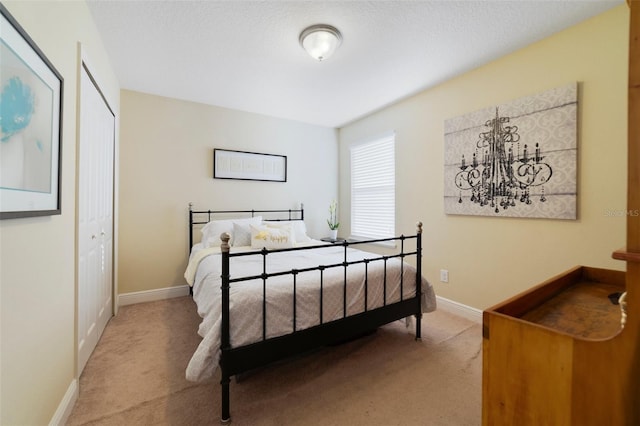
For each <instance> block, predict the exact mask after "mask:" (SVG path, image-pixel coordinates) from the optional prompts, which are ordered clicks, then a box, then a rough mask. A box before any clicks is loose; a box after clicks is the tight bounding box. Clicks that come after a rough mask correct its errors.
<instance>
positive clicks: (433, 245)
mask: <svg viewBox="0 0 640 426" xmlns="http://www.w3.org/2000/svg"><path fill="white" fill-rule="evenodd" d="M628 16H629V15H628V7H627V6H626V5H623V6H619V7H617V8H615V9H613V10H612V11H609V12H607V13H604V14H602V15H600V16H598V17H595V18H593V19H591V20H589V21H586V22H584V23H582V24H580V25H577V26H575V27H572V28H570V29H567V30H565V31H563V32H561V33H558V34H556V35H554V36H552V37H550V38H548V39H545V40H543V41H541V42H538V43H536V44H533V45H531V46H529V47H527V48H525V49H522V50H519V51H517V52H515V53H513V54H511V55H508V56H506V57H503V58H501V59H499V60H497V61H494V62H492V63H490V64H488V65H486V66H483V67H481V68H478V69H476V70H474V71H472V72H468V73H466V74H464V75H461V76H459V77H457V78H454V79H452V80H450V81H447V82H445V83H443V84H440V85H438V86H436V87H434V88H432V89H429V90H425V91H424V92H421V93H419V94H417V95H415V96H413V97H411V98H409V99H406V100H404V101H402V102H399V103H397V104H395V105H393V106H390V107H388V108H385V109H384V110H382V111H379V112H377V113H375V114H372V115H370V116H368V117H366V118H364V119H362V120H359V121H357V122H355V123H352V124H350V125H347V126H345V127H344V128H342V129H341V130H340V202H341V205H342V206H348V205H349V191H350V190H349V188H350V187H349V146H350V145H351V144H353V143H354V142H357V141H359V140H361V139H366V138H368V137H370V136H375V135H376V134H380V133H382V132H384V131H388V130H395V131H396V144H397V145H396V155H397V159H396V163H397V180H396V190H397V194H396V200H397V210H396V214H397V225H396V227H397V229H396V230H397V232H399V233H400V232H405V233H406V232H409V231H411V230H412V229H413V226H414V223H415V222H416V221H417V220H421V221H423V222H424V243H423V244H424V254H425V256H424V259H423V268H424V269H423V270H424V271H425V274H426V277H427V279H429V281H430V282H431V283H433V284H434V286H435V289H436V293H437V294H439V295H440V296H443V297H446V298H448V299H452V300H454V301H457V302H459V303H463V304H466V305H469V306H472V307H475V308H478V309H484V308H486V307H488V306H490V305H492V304H495V303H497V302H499V301H501V300H502V299H504V298H506V297H508V296H510V295H513V294H515V293H517V292H520V291H522V290H524V289H526V288H528V287H530V286H532V285H534V284H536V283H539V282H540V281H542V280H544V279H546V278H549V277H550V276H553V275H555V274H558V273H560V272H562V271H563V270H566V269H568V268H570V267H572V266H574V265H590V266H596V267H605V268H613V269H624V264H623V263H621V262H618V261H614V260H612V259H611V253H612V252H613V251H614V250H616V249H618V248H620V247H622V246H624V244H625V218H624V217H610V216H607V212H608V211H623V210H624V209H625V207H626V146H627V138H626V124H627V118H626V117H627V98H626V96H627V92H626V85H627V72H628V71H627V67H628V31H629V25H628ZM575 81H577V82H579V112H578V123H579V124H578V126H579V128H578V134H579V135H578V137H579V141H578V157H579V158H578V163H579V171H578V220H576V221H561V220H541V219H511V218H492V217H470V216H453V215H445V214H444V210H443V186H444V183H443V170H444V166H443V158H444V138H443V122H444V120H445V119H447V118H451V117H456V116H458V115H461V114H464V113H468V112H472V111H475V110H478V109H481V108H485V107H489V106H492V105H496V104H500V103H504V102H507V101H509V100H512V99H517V98H520V97H523V96H527V95H531V94H535V93H538V92H541V91H544V90H547V89H551V88H554V87H558V86H562V85H565V84H567V83H570V82H575ZM343 213H344V215H343V216H342V217H341V222H342V223H344V224H345V229H344V230H343V232H347V233H348V228H347V226H348V220H347V219H348V217H349V212H348V211H345V210H344V209H343ZM440 269H448V270H449V283H448V284H441V283H440V282H439V270H440Z"/></svg>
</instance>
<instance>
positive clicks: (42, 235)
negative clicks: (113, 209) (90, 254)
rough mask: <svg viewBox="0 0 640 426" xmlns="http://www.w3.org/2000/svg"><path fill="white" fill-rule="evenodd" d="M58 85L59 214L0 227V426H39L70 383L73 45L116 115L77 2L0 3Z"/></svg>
mask: <svg viewBox="0 0 640 426" xmlns="http://www.w3.org/2000/svg"><path fill="white" fill-rule="evenodd" d="M3 4H4V5H5V7H6V8H7V9H8V10H9V12H10V13H11V14H12V15H13V16H14V17H15V18H16V20H17V21H18V22H19V23H20V24H21V25H22V27H23V28H24V29H25V30H26V32H27V33H28V34H29V35H30V36H31V38H32V39H33V40H34V41H35V42H36V44H37V45H38V46H39V47H40V49H41V50H42V51H43V52H44V53H45V55H47V57H48V58H49V60H50V61H51V62H52V63H53V65H54V66H55V67H56V68H57V69H58V71H59V72H60V73H61V74H62V76H63V78H64V99H63V101H64V107H63V108H64V109H63V125H62V135H63V141H62V187H61V190H62V214H61V215H59V216H51V217H41V218H27V219H12V220H3V221H1V222H0V242H1V244H0V316H1V320H0V323H1V338H0V345H1V349H0V354H1V355H0V357H1V361H0V362H1V368H0V371H1V373H0V374H1V378H0V424H3V425H5V424H6V425H10V424H22V425H27V424H28V425H36V424H38V425H41V424H47V423H49V421H50V420H51V418H52V416H53V415H54V413H55V412H56V409H57V408H58V406H59V404H60V403H61V400H62V399H63V397H64V396H65V393H66V392H67V390H68V389H72V388H74V384H75V381H74V377H75V374H76V372H75V347H76V345H75V314H74V313H75V310H76V309H75V303H76V302H75V289H76V285H75V229H76V222H75V208H76V206H75V202H76V196H75V191H76V190H75V188H76V114H77V101H76V94H77V86H76V85H77V81H78V78H79V76H78V45H77V43H78V42H81V43H82V45H83V48H84V49H85V51H86V52H87V53H88V54H89V55H90V58H91V60H92V62H91V63H92V65H93V66H94V67H95V68H94V69H95V71H96V72H97V73H98V74H99V77H100V78H101V81H102V82H103V83H105V84H104V85H103V87H102V88H103V90H104V91H105V93H106V95H107V97H108V98H109V99H110V100H111V101H114V104H113V105H112V106H113V107H114V109H115V112H116V114H118V108H119V106H118V99H119V85H118V83H117V81H116V79H115V76H114V75H113V71H112V69H111V65H110V64H109V61H108V58H107V56H106V54H105V51H104V48H103V46H102V41H101V39H100V37H99V35H98V33H97V30H96V28H95V26H94V24H93V20H92V18H91V16H90V14H89V10H88V9H87V6H86V4H85V3H84V2H44V1H43V2H25V1H21V2H16V1H3Z"/></svg>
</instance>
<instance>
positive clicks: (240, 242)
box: [231, 222, 251, 247]
mask: <svg viewBox="0 0 640 426" xmlns="http://www.w3.org/2000/svg"><path fill="white" fill-rule="evenodd" d="M231 241H232V242H233V244H232V245H233V246H234V247H244V246H250V245H251V228H250V227H249V224H248V223H238V222H233V234H232V238H231Z"/></svg>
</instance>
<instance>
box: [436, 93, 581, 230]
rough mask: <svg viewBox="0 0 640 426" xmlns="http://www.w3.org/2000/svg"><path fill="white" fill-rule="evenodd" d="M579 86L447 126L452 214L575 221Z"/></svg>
mask: <svg viewBox="0 0 640 426" xmlns="http://www.w3.org/2000/svg"><path fill="white" fill-rule="evenodd" d="M577 112H578V85H577V83H571V84H569V85H567V86H563V87H558V88H555V89H551V90H548V91H545V92H543V93H539V94H537V95H533V96H528V97H525V98H521V99H517V100H514V101H511V102H508V103H506V104H502V105H497V106H492V107H489V108H486V109H483V110H480V111H476V112H472V113H469V114H466V115H463V116H460V117H455V118H451V119H448V120H446V121H445V123H444V143H445V149H444V154H445V159H444V168H445V170H444V208H445V213H447V214H462V215H480V216H495V217H527V218H552V219H576V192H577V191H576V176H577V138H576V134H577Z"/></svg>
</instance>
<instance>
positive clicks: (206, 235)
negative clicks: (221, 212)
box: [200, 216, 262, 248]
mask: <svg viewBox="0 0 640 426" xmlns="http://www.w3.org/2000/svg"><path fill="white" fill-rule="evenodd" d="M234 223H239V224H254V225H260V224H261V223H262V216H255V217H251V218H246V219H224V220H212V221H211V222H209V223H207V224H206V225H205V226H204V227H203V228H202V231H201V232H202V239H201V241H200V242H201V243H202V244H203V245H204V246H205V248H206V247H219V246H220V244H222V241H221V240H220V234H222V233H223V232H226V233H228V234H229V235H232V236H233V224H234Z"/></svg>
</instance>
